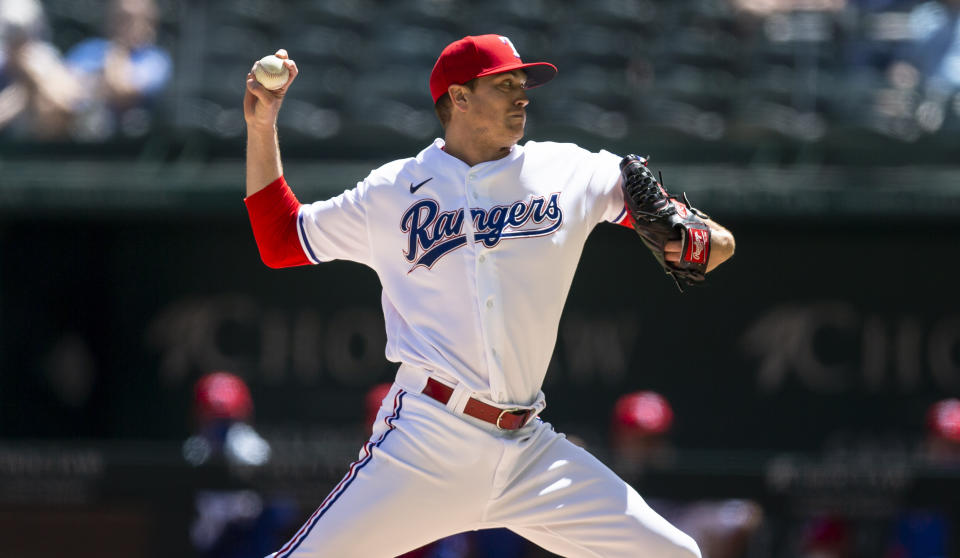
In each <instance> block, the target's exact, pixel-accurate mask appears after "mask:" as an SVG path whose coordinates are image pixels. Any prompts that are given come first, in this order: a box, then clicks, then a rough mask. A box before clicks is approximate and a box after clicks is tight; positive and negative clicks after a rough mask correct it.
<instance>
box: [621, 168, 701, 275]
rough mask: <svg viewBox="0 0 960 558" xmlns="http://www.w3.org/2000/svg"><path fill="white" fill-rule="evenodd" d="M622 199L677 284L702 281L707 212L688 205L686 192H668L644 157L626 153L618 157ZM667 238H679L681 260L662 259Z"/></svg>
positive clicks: (648, 244) (652, 250)
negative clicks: (677, 195)
mask: <svg viewBox="0 0 960 558" xmlns="http://www.w3.org/2000/svg"><path fill="white" fill-rule="evenodd" d="M620 173H621V174H622V175H623V182H622V187H623V199H624V201H625V202H626V204H627V211H629V212H630V217H632V221H633V228H634V230H636V231H637V234H639V235H640V238H641V239H642V240H643V243H644V244H645V245H646V246H647V248H649V249H650V252H651V253H653V256H654V257H655V258H656V259H657V261H658V262H660V265H661V267H663V269H664V271H666V272H667V275H670V276H671V277H673V280H674V281H675V282H676V283H677V288H679V289H680V291H681V292H683V288H684V287H685V286H691V285H697V284H700V283H702V282H703V280H704V278H705V276H706V273H707V259H708V258H709V257H710V227H709V226H707V224H706V223H705V222H704V219H709V217H707V215H706V214H705V213H703V212H701V211H700V210H698V209H696V208H694V207H693V206H691V205H690V202H689V201H688V200H687V195H686V194H683V196H682V198H677V197H676V196H671V195H670V194H668V193H667V191H666V190H664V189H663V186H662V185H661V183H660V182H659V181H657V179H656V178H654V176H653V173H652V172H651V171H650V169H649V168H647V159H646V158H644V157H638V156H636V155H627V156H626V157H624V158H623V160H622V161H620ZM668 240H679V241H681V243H682V244H681V245H682V249H681V252H680V261H679V262H676V263H673V262H668V261H666V259H665V256H664V252H665V247H666V244H667V241H668Z"/></svg>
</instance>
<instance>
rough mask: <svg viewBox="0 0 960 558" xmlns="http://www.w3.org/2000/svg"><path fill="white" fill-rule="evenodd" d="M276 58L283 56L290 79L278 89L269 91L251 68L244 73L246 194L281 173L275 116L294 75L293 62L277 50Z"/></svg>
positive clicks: (264, 184) (285, 52) (284, 51)
mask: <svg viewBox="0 0 960 558" xmlns="http://www.w3.org/2000/svg"><path fill="white" fill-rule="evenodd" d="M276 56H277V58H281V59H283V61H284V62H283V63H284V65H286V67H287V69H288V70H290V79H288V80H287V83H286V85H284V86H283V87H281V88H280V89H277V90H274V91H270V90H268V89H266V88H265V87H263V86H262V85H260V83H259V82H258V81H257V80H256V78H254V77H253V68H251V69H250V73H248V74H247V91H246V94H245V95H244V98H243V117H244V120H246V123H247V171H246V174H247V196H248V197H249V196H252V195H253V194H256V193H257V192H259V191H260V190H262V189H264V188H265V187H266V186H267V185H268V184H270V183H271V182H273V181H275V180H276V179H277V178H279V177H280V176H281V175H283V164H282V163H281V162H280V143H279V140H278V139H277V115H278V114H279V113H280V105H281V104H283V98H284V96H285V95H286V94H287V90H288V89H289V88H290V84H292V83H293V80H294V79H295V78H296V77H297V65H296V63H295V62H294V61H293V60H290V58H289V57H288V56H287V51H286V50H284V49H280V50H278V51H277V53H276Z"/></svg>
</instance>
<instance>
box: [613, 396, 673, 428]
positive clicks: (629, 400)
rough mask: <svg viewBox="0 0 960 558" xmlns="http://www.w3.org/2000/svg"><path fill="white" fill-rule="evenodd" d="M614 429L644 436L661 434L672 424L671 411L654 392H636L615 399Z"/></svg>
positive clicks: (668, 404)
mask: <svg viewBox="0 0 960 558" xmlns="http://www.w3.org/2000/svg"><path fill="white" fill-rule="evenodd" d="M613 422H614V427H615V428H619V429H626V430H631V431H637V432H643V433H645V434H662V433H664V432H666V431H668V430H670V426H671V425H672V424H673V409H672V408H671V407H670V403H669V402H668V401H667V400H666V398H665V397H663V396H662V395H660V394H659V393H656V392H654V391H637V392H634V393H628V394H626V395H623V396H621V397H620V398H619V399H617V402H616V403H615V404H614V406H613Z"/></svg>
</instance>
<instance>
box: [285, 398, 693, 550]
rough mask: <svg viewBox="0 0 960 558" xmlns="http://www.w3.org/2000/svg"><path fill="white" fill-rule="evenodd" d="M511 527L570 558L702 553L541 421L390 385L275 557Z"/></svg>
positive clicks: (388, 546) (395, 546) (404, 544)
mask: <svg viewBox="0 0 960 558" xmlns="http://www.w3.org/2000/svg"><path fill="white" fill-rule="evenodd" d="M493 527H507V528H509V529H510V530H512V531H514V532H516V533H517V534H519V535H521V536H523V537H525V538H527V539H528V540H530V541H532V542H534V543H536V544H538V545H540V546H542V547H543V548H545V549H547V550H549V551H550V552H553V553H555V554H559V555H561V556H569V557H604V558H619V557H631V558H635V557H650V558H699V557H700V551H699V549H698V548H697V544H696V543H695V542H694V541H693V539H691V538H690V537H689V536H687V535H686V534H684V533H682V532H681V531H680V530H679V529H677V528H676V527H674V526H673V525H671V524H670V523H668V522H667V521H666V520H665V519H663V518H662V517H660V515H658V514H657V513H656V512H654V511H653V510H652V509H651V508H650V507H649V506H648V505H647V504H646V502H644V500H643V498H641V497H640V495H639V494H637V492H636V491H635V490H634V489H633V488H631V487H630V486H629V485H628V484H627V483H625V482H624V481H623V480H621V479H620V478H619V477H617V475H616V474H614V473H613V472H612V471H611V470H610V469H608V468H607V467H606V466H604V465H603V464H602V463H600V461H598V460H597V459H596V458H594V457H593V456H592V455H590V454H589V453H588V452H587V451H585V450H583V449H582V448H580V447H577V446H576V445H574V444H573V443H571V442H570V441H569V440H567V439H566V437H565V436H564V435H563V434H558V433H556V432H555V431H554V430H553V427H551V426H550V425H549V424H548V423H545V422H543V421H541V420H540V419H539V418H537V419H534V420H533V421H531V423H530V424H528V425H526V426H525V427H523V428H521V429H520V430H516V431H512V432H506V431H500V430H498V429H497V428H496V427H495V426H494V425H491V424H487V423H485V422H482V421H479V420H476V419H473V418H471V417H468V416H464V415H456V414H453V413H451V412H450V411H449V410H448V409H447V408H446V407H445V406H444V405H442V404H440V403H438V402H437V401H434V400H433V399H430V398H429V397H426V396H424V395H422V394H419V393H414V392H410V391H406V390H404V389H403V388H401V387H400V386H398V385H396V384H395V385H394V386H393V388H392V389H391V390H390V392H389V393H388V395H387V396H386V397H385V398H384V400H383V404H382V406H381V408H380V413H379V415H378V416H377V422H376V424H375V425H374V430H373V434H372V436H371V437H370V440H369V441H368V442H367V443H366V445H364V447H363V449H362V450H361V452H360V458H359V459H358V460H357V461H356V462H355V463H353V465H351V466H350V469H349V472H348V473H347V475H346V476H345V477H344V478H343V480H342V481H340V483H339V484H338V485H337V486H336V487H335V488H334V489H333V491H332V492H331V493H330V495H329V496H327V498H326V499H325V500H324V501H323V503H322V504H321V505H320V507H319V508H318V509H317V510H316V511H315V512H314V513H313V515H311V516H310V517H309V519H308V520H307V522H306V523H305V524H304V525H303V527H301V528H300V529H299V530H298V531H297V532H296V534H295V535H294V536H293V538H292V539H291V540H290V541H289V542H288V543H287V544H285V545H284V546H283V547H282V548H281V549H280V550H279V551H278V552H276V553H274V554H272V555H271V556H272V557H275V558H290V557H293V558H321V557H335V558H345V557H358V558H378V557H385V558H391V557H394V556H397V555H399V554H403V553H405V552H408V551H410V550H413V549H415V548H419V547H420V546H423V545H425V544H427V543H429V542H431V541H434V540H437V539H441V538H443V537H446V536H448V535H452V534H455V533H459V532H463V531H469V530H476V529H485V528H493Z"/></svg>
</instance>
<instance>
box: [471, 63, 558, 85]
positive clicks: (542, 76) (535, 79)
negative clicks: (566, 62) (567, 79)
mask: <svg viewBox="0 0 960 558" xmlns="http://www.w3.org/2000/svg"><path fill="white" fill-rule="evenodd" d="M513 70H523V71H524V72H526V74H527V89H533V88H534V87H540V86H541V85H543V84H545V83H547V82H548V81H550V80H551V79H553V78H554V77H555V76H556V75H557V67H556V66H554V65H553V64H551V63H549V62H530V63H529V64H510V65H507V66H501V67H499V68H493V69H490V70H487V71H486V72H483V73H481V74H480V75H478V76H477V77H483V76H492V75H494V74H502V73H505V72H512V71H513Z"/></svg>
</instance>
